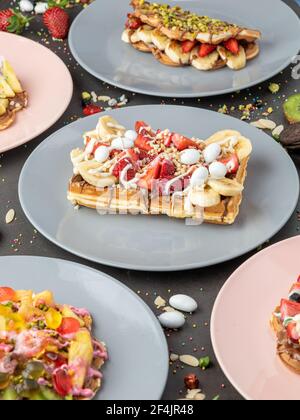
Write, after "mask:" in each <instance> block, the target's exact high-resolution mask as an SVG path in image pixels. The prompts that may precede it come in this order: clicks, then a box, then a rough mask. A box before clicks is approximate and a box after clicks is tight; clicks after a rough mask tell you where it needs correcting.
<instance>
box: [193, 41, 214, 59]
mask: <svg viewBox="0 0 300 420" xmlns="http://www.w3.org/2000/svg"><path fill="white" fill-rule="evenodd" d="M216 48H217V47H216V46H215V45H212V44H201V45H200V47H199V51H198V55H199V57H201V58H203V57H206V56H207V55H209V54H211V53H212V52H213V51H215V49H216Z"/></svg>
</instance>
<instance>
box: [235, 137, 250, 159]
mask: <svg viewBox="0 0 300 420" xmlns="http://www.w3.org/2000/svg"><path fill="white" fill-rule="evenodd" d="M234 150H235V151H236V153H237V155H238V158H239V161H240V162H241V161H242V160H243V159H245V158H247V157H248V156H250V155H251V153H252V144H251V141H250V140H249V139H247V138H246V137H243V136H240V137H239V138H238V142H237V144H236V145H235V146H234Z"/></svg>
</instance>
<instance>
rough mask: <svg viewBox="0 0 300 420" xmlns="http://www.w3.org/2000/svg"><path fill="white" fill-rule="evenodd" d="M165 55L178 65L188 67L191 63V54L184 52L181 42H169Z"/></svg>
mask: <svg viewBox="0 0 300 420" xmlns="http://www.w3.org/2000/svg"><path fill="white" fill-rule="evenodd" d="M165 53H166V55H167V56H168V57H169V58H170V60H172V61H173V62H174V63H176V64H182V65H188V64H189V63H190V57H191V53H190V52H189V53H184V52H183V51H182V43H181V42H178V41H173V40H171V41H169V42H168V43H167V45H166V49H165Z"/></svg>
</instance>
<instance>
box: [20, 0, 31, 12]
mask: <svg viewBox="0 0 300 420" xmlns="http://www.w3.org/2000/svg"><path fill="white" fill-rule="evenodd" d="M19 7H20V10H21V12H32V11H33V9H34V6H33V4H32V3H31V1H29V0H21V1H20V3H19Z"/></svg>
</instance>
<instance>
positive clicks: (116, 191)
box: [68, 116, 252, 224]
mask: <svg viewBox="0 0 300 420" xmlns="http://www.w3.org/2000/svg"><path fill="white" fill-rule="evenodd" d="M83 137H84V147H83V148H77V149H74V150H72V152H71V161H72V164H73V170H74V175H73V177H72V179H71V180H70V182H69V189H68V199H69V200H70V201H71V202H72V203H73V204H74V205H81V206H85V207H90V208H94V209H97V210H98V211H101V212H104V213H106V212H114V213H123V212H127V213H130V214H138V213H140V214H146V215H151V214H153V215H161V214H164V215H168V216H170V217H175V218H187V219H194V220H197V221H201V222H203V221H204V222H208V223H216V224H232V223H234V221H235V219H236V217H237V215H238V213H239V207H240V204H241V201H242V192H243V189H244V182H245V178H246V169H247V164H248V161H249V158H250V155H251V152H252V145H251V142H250V140H248V139H247V138H245V137H243V136H242V135H241V134H240V133H239V132H238V131H234V130H224V131H219V132H217V133H215V134H214V135H212V136H211V137H210V138H208V139H207V140H205V141H204V140H201V139H198V138H188V137H186V136H183V135H181V134H179V133H176V132H172V131H170V130H168V129H166V130H160V129H158V130H155V129H153V128H152V127H151V126H150V125H149V124H147V123H145V122H143V121H137V122H136V124H135V129H134V130H132V129H129V130H128V129H126V128H125V127H124V126H122V125H121V124H119V123H118V122H117V121H116V120H115V119H113V118H112V117H110V116H104V117H102V118H100V119H99V122H98V124H97V127H96V129H95V130H93V131H89V132H86V133H85V134H84V136H83Z"/></svg>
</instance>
